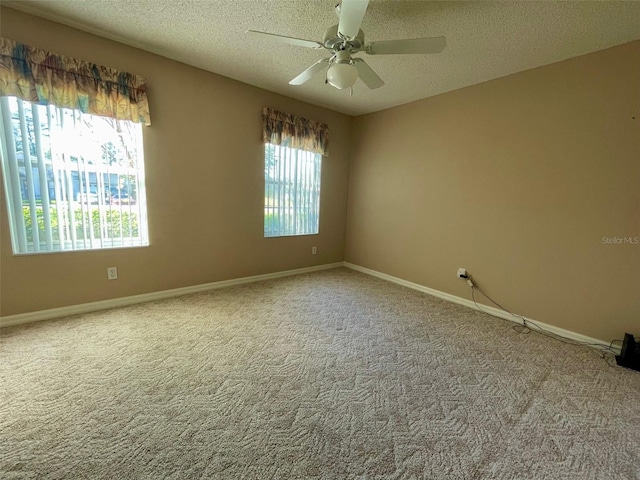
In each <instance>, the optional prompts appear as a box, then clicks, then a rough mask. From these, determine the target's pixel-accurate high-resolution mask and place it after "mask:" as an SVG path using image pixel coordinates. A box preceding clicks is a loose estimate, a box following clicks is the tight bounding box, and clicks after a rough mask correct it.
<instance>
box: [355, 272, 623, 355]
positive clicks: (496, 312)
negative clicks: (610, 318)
mask: <svg viewBox="0 0 640 480" xmlns="http://www.w3.org/2000/svg"><path fill="white" fill-rule="evenodd" d="M344 266H345V267H347V268H350V269H352V270H356V271H358V272H362V273H366V274H367V275H371V276H373V277H378V278H381V279H383V280H386V281H388V282H393V283H397V284H398V285H402V286H404V287H408V288H412V289H413V290H418V291H419V292H424V293H428V294H429V295H433V296H434V297H438V298H441V299H443V300H447V301H449V302H453V303H457V304H459V305H463V306H465V307H468V308H473V309H474V310H480V311H483V312H485V313H488V314H490V315H493V316H494V317H498V318H502V319H504V320H509V321H511V322H515V323H519V324H522V321H521V319H520V318H517V317H515V316H513V315H511V314H510V313H508V312H505V311H504V310H500V309H498V308H495V307H490V306H488V305H484V304H480V308H478V307H477V306H476V305H475V303H473V301H471V300H467V299H466V298H462V297H458V296H456V295H451V294H450V293H445V292H441V291H440V290H435V289H433V288H429V287H425V286H423V285H420V284H418V283H413V282H409V281H407V280H403V279H402V278H398V277H394V276H392V275H387V274H386V273H382V272H378V271H376V270H371V269H369V268H366V267H361V266H359V265H355V264H353V263H349V262H344ZM518 317H521V318H524V319H525V320H526V321H527V322H534V323H535V324H536V325H539V326H540V327H541V328H542V329H543V330H546V331H547V332H549V333H552V334H554V335H558V336H560V337H563V338H566V339H568V340H574V341H576V342H582V343H585V344H589V345H591V346H602V347H609V343H608V342H605V341H603V340H598V339H597V338H592V337H587V336H586V335H582V334H580V333H576V332H572V331H571V330H565V329H564V328H559V327H554V326H553V325H549V324H547V323H544V322H540V321H539V320H533V319H531V318H527V317H525V316H523V315H518ZM531 329H532V330H534V331H535V328H534V327H531ZM611 348H612V349H613V350H615V351H616V353H618V354H619V353H620V347H619V346H617V347H616V346H613V347H611Z"/></svg>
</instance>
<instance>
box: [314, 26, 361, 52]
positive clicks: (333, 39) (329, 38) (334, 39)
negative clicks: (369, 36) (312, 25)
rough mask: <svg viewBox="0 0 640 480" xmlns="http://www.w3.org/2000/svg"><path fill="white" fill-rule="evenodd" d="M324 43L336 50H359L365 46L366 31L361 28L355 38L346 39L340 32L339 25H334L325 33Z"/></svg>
mask: <svg viewBox="0 0 640 480" xmlns="http://www.w3.org/2000/svg"><path fill="white" fill-rule="evenodd" d="M323 43H324V46H325V47H326V48H328V49H330V50H334V51H335V52H339V51H341V50H347V51H350V52H357V51H359V50H362V48H363V47H364V32H363V31H362V30H359V31H358V35H357V36H356V37H355V38H352V39H345V38H342V37H341V36H340V35H339V34H338V25H333V26H332V27H329V28H328V29H327V31H326V32H325V33H324V42H323Z"/></svg>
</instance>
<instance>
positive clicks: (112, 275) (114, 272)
mask: <svg viewBox="0 0 640 480" xmlns="http://www.w3.org/2000/svg"><path fill="white" fill-rule="evenodd" d="M107 278H108V279H109V280H117V278H118V267H107Z"/></svg>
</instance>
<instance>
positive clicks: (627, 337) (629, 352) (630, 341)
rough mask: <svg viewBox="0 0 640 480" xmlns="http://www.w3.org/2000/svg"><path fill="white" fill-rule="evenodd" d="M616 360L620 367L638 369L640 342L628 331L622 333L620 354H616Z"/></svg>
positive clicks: (639, 369)
mask: <svg viewBox="0 0 640 480" xmlns="http://www.w3.org/2000/svg"><path fill="white" fill-rule="evenodd" d="M616 362H617V363H618V365H620V366H622V367H627V368H631V369H633V370H638V371H640V344H639V343H637V342H636V340H635V339H634V338H633V335H631V334H630V333H625V334H624V342H623V343H622V350H621V351H620V355H616Z"/></svg>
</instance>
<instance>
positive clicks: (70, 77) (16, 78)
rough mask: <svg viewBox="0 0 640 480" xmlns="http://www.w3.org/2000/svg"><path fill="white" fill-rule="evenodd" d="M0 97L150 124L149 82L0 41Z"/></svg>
mask: <svg viewBox="0 0 640 480" xmlns="http://www.w3.org/2000/svg"><path fill="white" fill-rule="evenodd" d="M0 96H16V97H18V98H20V99H21V100H26V101H28V102H32V103H38V104H40V105H55V106H58V107H62V108H73V109H77V110H80V111H81V112H83V113H90V114H93V115H100V116H103V117H110V118H115V119H118V120H131V121H133V122H136V123H142V124H144V125H150V124H151V119H150V118H149V104H148V102H147V93H146V83H145V79H144V78H142V77H139V76H137V75H132V74H130V73H125V72H119V71H117V70H114V69H112V68H108V67H103V66H100V65H96V64H94V63H89V62H85V61H83V60H78V59H75V58H70V57H65V56H63V55H56V54H54V53H50V52H47V51H46V50H42V49H39V48H34V47H30V46H28V45H24V44H22V43H18V42H14V41H13V40H9V39H6V38H0Z"/></svg>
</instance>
